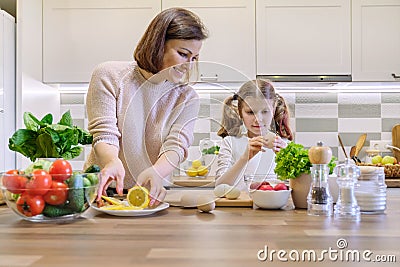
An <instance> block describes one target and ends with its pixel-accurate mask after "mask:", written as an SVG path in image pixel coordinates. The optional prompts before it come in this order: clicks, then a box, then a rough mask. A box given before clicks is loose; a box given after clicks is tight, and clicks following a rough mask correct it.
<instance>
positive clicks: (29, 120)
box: [24, 112, 41, 132]
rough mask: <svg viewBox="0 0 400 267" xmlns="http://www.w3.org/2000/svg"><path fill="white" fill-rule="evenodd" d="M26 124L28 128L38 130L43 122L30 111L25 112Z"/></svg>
mask: <svg viewBox="0 0 400 267" xmlns="http://www.w3.org/2000/svg"><path fill="white" fill-rule="evenodd" d="M24 124H25V127H26V129H27V130H32V131H35V132H36V131H38V130H39V129H40V125H41V122H40V121H39V120H38V119H37V118H36V117H35V116H33V115H32V113H30V112H24Z"/></svg>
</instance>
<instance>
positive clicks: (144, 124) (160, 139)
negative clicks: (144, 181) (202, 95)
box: [85, 62, 199, 188]
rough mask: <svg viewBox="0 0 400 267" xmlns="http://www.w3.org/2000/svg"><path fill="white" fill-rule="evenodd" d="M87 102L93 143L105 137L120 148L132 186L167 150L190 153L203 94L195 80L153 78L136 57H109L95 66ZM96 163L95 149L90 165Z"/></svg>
mask: <svg viewBox="0 0 400 267" xmlns="http://www.w3.org/2000/svg"><path fill="white" fill-rule="evenodd" d="M86 108H87V115H88V119H89V124H88V129H89V131H90V133H91V134H92V135H93V146H95V145H96V144H97V143H99V142H105V143H108V144H111V145H114V146H116V147H118V148H119V158H120V159H121V161H122V163H123V164H124V167H125V172H126V174H125V180H124V187H125V188H130V187H132V186H133V185H134V179H135V177H137V176H138V175H139V174H140V173H141V172H142V171H143V170H144V169H146V168H148V167H150V166H151V165H153V164H154V163H155V162H156V161H157V159H158V158H159V156H160V155H161V154H162V153H164V152H165V151H175V152H176V153H177V154H178V155H179V156H180V159H181V161H183V160H184V159H185V158H186V156H187V151H188V147H189V146H190V145H191V144H192V142H193V128H194V124H195V119H196V118H197V115H198V110H199V96H198V95H197V93H196V92H195V90H194V89H193V88H192V87H190V86H182V85H177V84H174V83H170V82H168V81H166V82H163V83H161V84H153V83H150V82H148V81H147V80H146V79H145V78H144V77H143V76H142V75H141V73H140V72H139V69H138V67H137V66H136V63H135V62H105V63H102V64H100V65H99V66H97V67H96V68H95V70H94V72H93V75H92V79H91V81H90V85H89V89H88V93H87V99H86ZM95 163H96V164H98V163H97V162H96V156H95V153H94V150H93V149H92V151H91V153H90V155H89V158H88V159H87V161H86V163H85V168H86V167H87V166H90V165H91V164H95Z"/></svg>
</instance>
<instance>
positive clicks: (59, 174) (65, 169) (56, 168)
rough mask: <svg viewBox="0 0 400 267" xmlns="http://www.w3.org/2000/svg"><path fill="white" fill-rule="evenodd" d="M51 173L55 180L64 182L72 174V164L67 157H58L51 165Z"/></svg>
mask: <svg viewBox="0 0 400 267" xmlns="http://www.w3.org/2000/svg"><path fill="white" fill-rule="evenodd" d="M49 173H50V174H51V176H52V177H53V180H56V181H60V182H64V181H65V180H67V179H68V178H69V177H71V175H72V166H71V164H70V163H69V162H68V161H66V160H65V159H56V160H55V161H54V162H53V164H51V165H50V169H49Z"/></svg>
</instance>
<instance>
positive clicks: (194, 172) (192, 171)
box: [186, 167, 197, 177]
mask: <svg viewBox="0 0 400 267" xmlns="http://www.w3.org/2000/svg"><path fill="white" fill-rule="evenodd" d="M186 174H187V175H188V176H190V177H195V176H197V170H196V169H194V168H193V167H190V168H189V169H187V170H186Z"/></svg>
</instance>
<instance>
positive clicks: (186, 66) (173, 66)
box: [162, 39, 203, 83]
mask: <svg viewBox="0 0 400 267" xmlns="http://www.w3.org/2000/svg"><path fill="white" fill-rule="evenodd" d="M202 44H203V42H202V41H200V40H181V39H172V40H168V41H167V42H166V43H165V48H164V49H165V51H164V57H163V65H162V69H163V70H164V69H167V68H169V71H168V77H167V80H169V81H170V82H174V83H178V82H179V81H181V80H182V78H183V77H184V76H185V75H186V73H187V72H188V71H189V70H190V69H191V68H192V64H191V63H192V62H194V61H197V60H198V58H199V53H200V49H201V45H202Z"/></svg>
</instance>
